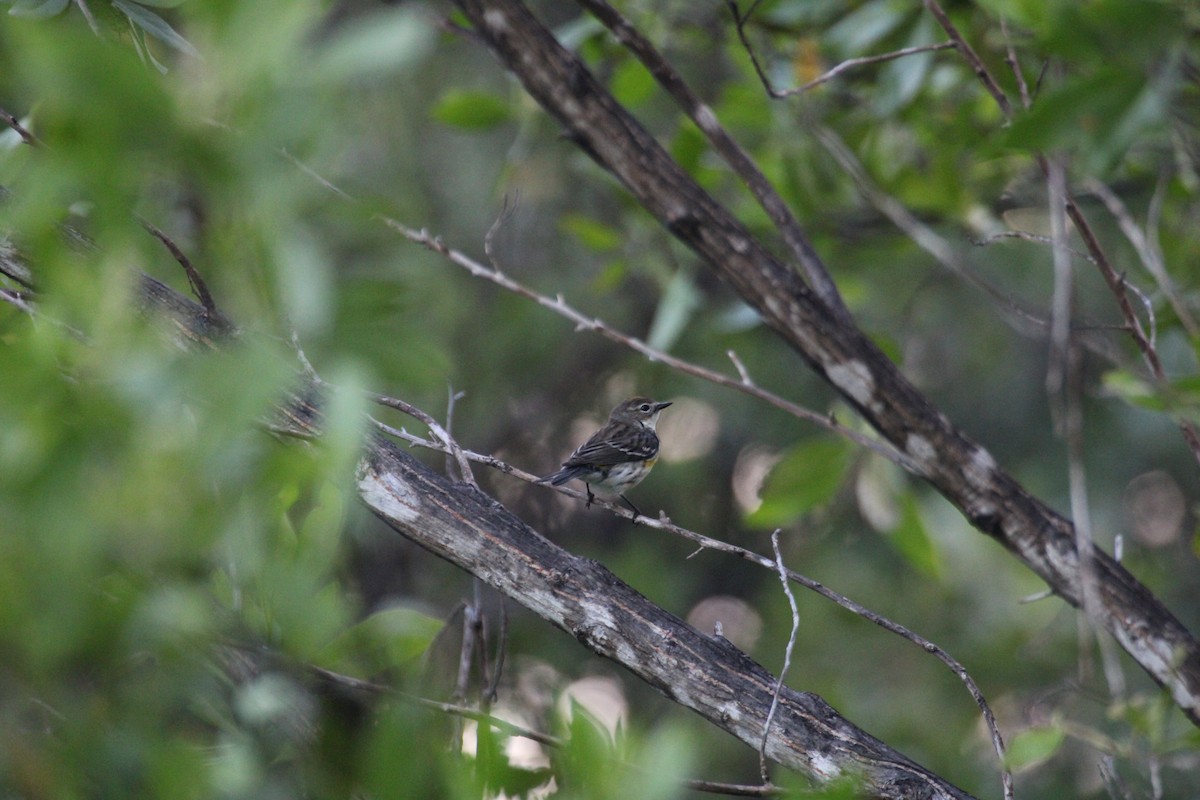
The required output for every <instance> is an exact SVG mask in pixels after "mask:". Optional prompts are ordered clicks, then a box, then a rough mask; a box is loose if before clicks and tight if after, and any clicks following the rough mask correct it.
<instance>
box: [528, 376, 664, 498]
mask: <svg viewBox="0 0 1200 800" xmlns="http://www.w3.org/2000/svg"><path fill="white" fill-rule="evenodd" d="M669 405H671V404H670V403H659V402H655V401H654V400H651V399H650V398H648V397H634V398H631V399H629V400H626V401H625V402H624V403H621V404H620V405H619V406H617V407H616V408H614V409H613V410H612V413H611V414H609V415H608V424H606V425H605V426H604V427H602V428H601V429H600V430H598V431H596V432H595V433H593V434H592V435H591V438H589V439H588V440H587V441H586V442H584V443H583V444H581V445H580V446H579V448H578V449H577V450H576V451H575V452H574V453H572V454H571V457H570V458H568V459H567V460H566V461H564V462H563V465H562V469H560V470H559V471H558V472H555V473H554V474H552V475H547V476H546V477H544V478H541V479H539V480H538V483H549V484H550V485H552V486H560V485H562V484H564V483H566V482H567V481H569V480H572V479H574V478H578V479H579V480H581V481H583V482H584V484H585V485H586V486H587V498H588V499H587V507H588V508H591V505H592V500H594V499H595V496H594V495H593V494H592V487H593V486H595V487H596V488H597V489H602V490H604V491H607V492H612V493H613V494H615V495H617V496H618V497H620V498H621V499H622V500H624V501H625V504H626V505H628V506H629V507H630V508H631V509H633V518H634V519H637V518H638V516H640V515H641V512H640V511H638V507H637V506H635V505H634V504H633V503H631V502H630V501H629V498H628V497H626V496H625V494H624V492H625V491H627V490H629V489H632V488H633V487H634V486H637V485H638V484H639V483H641V482H642V479H643V478H645V477H646V476H647V475H649V474H650V470H651V468H653V467H654V462H656V461H658V434H657V433H655V432H654V426H655V425H656V424H658V415H659V414H661V413H662V410H663V409H664V408H666V407H667V406H669Z"/></svg>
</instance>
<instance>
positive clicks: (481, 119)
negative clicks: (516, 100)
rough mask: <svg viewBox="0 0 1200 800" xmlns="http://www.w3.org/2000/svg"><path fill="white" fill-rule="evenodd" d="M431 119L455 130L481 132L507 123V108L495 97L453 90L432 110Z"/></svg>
mask: <svg viewBox="0 0 1200 800" xmlns="http://www.w3.org/2000/svg"><path fill="white" fill-rule="evenodd" d="M433 118H434V119H436V120H437V121H438V122H444V123H445V124H447V125H453V126H454V127H456V128H462V129H464V130H471V131H481V130H487V129H488V128H494V127H496V126H497V125H499V124H501V123H503V122H505V121H507V120H508V118H509V108H508V104H507V103H505V102H504V101H503V100H501V99H500V98H498V97H496V96H495V95H491V94H487V93H486V92H474V91H465V90H462V89H453V90H451V91H449V92H446V93H445V94H444V95H442V99H441V100H439V101H438V104H437V106H436V107H435V108H434V109H433Z"/></svg>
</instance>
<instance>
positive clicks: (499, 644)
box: [482, 595, 508, 708]
mask: <svg viewBox="0 0 1200 800" xmlns="http://www.w3.org/2000/svg"><path fill="white" fill-rule="evenodd" d="M507 653H508V605H507V604H506V603H505V601H504V595H500V630H499V632H498V633H497V634H496V660H495V667H494V668H493V669H492V681H491V683H490V684H488V686H487V687H486V688H485V689H484V691H483V694H482V700H483V706H484V708H487V707H490V706H491V704H492V703H494V702H496V696H497V695H498V694H499V692H500V677H501V676H502V675H503V674H504V659H505V657H506V655H507Z"/></svg>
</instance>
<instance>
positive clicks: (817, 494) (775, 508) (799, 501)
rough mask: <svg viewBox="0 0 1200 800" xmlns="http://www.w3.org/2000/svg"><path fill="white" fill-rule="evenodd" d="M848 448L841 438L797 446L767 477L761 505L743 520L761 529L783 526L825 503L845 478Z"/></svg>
mask: <svg viewBox="0 0 1200 800" xmlns="http://www.w3.org/2000/svg"><path fill="white" fill-rule="evenodd" d="M850 454H851V449H850V447H849V446H848V445H847V443H846V442H845V441H843V440H841V439H833V438H820V439H812V440H810V441H807V442H804V443H802V444H799V445H796V446H795V447H793V448H792V449H791V451H790V452H789V453H788V454H787V455H785V456H784V457H783V460H781V461H780V462H779V463H778V464H776V465H775V469H773V470H771V474H770V475H769V476H768V477H767V481H766V485H765V487H764V488H763V492H762V498H763V502H762V505H761V506H759V507H758V508H757V509H756V510H755V511H754V512H752V513H751V514H750V515H749V516H748V517H747V518H746V522H747V524H749V525H753V526H755V527H760V528H771V527H777V526H780V525H786V524H788V523H790V522H792V521H794V520H795V519H796V518H797V517H799V516H801V515H803V514H806V513H808V512H809V511H812V510H813V509H815V508H819V507H820V506H823V505H825V504H826V503H828V502H829V501H830V500H832V499H833V496H834V495H835V494H837V491H838V489H839V488H841V486H842V483H843V482H844V481H845V478H846V470H847V468H848V467H849V465H850Z"/></svg>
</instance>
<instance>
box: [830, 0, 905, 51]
mask: <svg viewBox="0 0 1200 800" xmlns="http://www.w3.org/2000/svg"><path fill="white" fill-rule="evenodd" d="M909 13H910V9H908V8H907V7H906V6H905V5H904V4H896V3H893V2H892V0H872V2H869V3H865V4H863V6H862V7H860V8H858V9H857V10H855V11H853V12H852V13H850V14H847V15H846V16H845V17H842V19H841V20H839V21H838V23H837V24H836V25H834V26H833V27H831V28H830V29H829V30H827V31H826V32H825V44H826V46H828V47H831V48H833V49H834V50H836V51H838V52H839V53H843V54H845V55H849V56H857V55H862V54H863V53H864V52H866V51H867V50H869V49H870V48H872V47H873V46H874V45H875V43H876V42H878V41H879V40H880V39H882V38H883V37H885V36H887V35H888V34H890V33H891V32H892V31H894V30H895V29H896V28H897V27H899V26H900V25H901V24H902V23H903V22H904V20H905V19H906V18H907V17H908V15H909Z"/></svg>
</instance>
